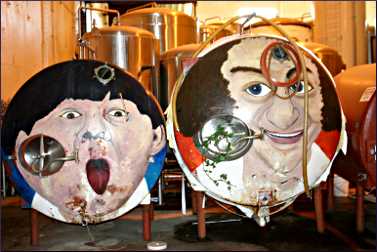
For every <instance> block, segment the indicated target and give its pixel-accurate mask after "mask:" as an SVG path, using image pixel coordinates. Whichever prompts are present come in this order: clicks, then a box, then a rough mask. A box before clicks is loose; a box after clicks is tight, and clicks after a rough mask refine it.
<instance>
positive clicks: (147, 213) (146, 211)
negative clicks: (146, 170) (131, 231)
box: [143, 204, 152, 241]
mask: <svg viewBox="0 0 377 252" xmlns="http://www.w3.org/2000/svg"><path fill="white" fill-rule="evenodd" d="M150 208H151V205H150V204H148V205H143V236H144V241H150V240H151V237H152V232H151V220H152V218H151V210H150Z"/></svg>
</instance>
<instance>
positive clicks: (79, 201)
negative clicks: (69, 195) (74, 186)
mask: <svg viewBox="0 0 377 252" xmlns="http://www.w3.org/2000/svg"><path fill="white" fill-rule="evenodd" d="M65 206H66V207H67V208H71V209H74V208H77V207H84V208H85V207H86V200H84V199H83V198H81V197H78V196H73V200H72V201H68V202H66V203H65Z"/></svg>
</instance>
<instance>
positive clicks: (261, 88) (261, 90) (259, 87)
mask: <svg viewBox="0 0 377 252" xmlns="http://www.w3.org/2000/svg"><path fill="white" fill-rule="evenodd" d="M245 91H246V93H248V94H249V95H253V96H265V95H267V94H268V93H270V92H271V88H269V87H268V86H267V85H265V84H263V83H256V84H253V85H251V86H249V87H247V88H246V89H245Z"/></svg>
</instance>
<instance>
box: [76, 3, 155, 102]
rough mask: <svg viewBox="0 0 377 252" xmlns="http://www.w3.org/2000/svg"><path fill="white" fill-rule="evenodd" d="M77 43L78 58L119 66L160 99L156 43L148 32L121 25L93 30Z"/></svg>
mask: <svg viewBox="0 0 377 252" xmlns="http://www.w3.org/2000/svg"><path fill="white" fill-rule="evenodd" d="M84 8H85V9H92V8H87V7H84ZM97 10H98V9H97ZM100 11H104V12H106V11H112V10H100ZM79 44H80V58H82V59H96V60H100V61H104V62H108V63H112V64H115V65H117V66H119V67H121V68H122V69H124V70H125V71H127V72H129V73H130V74H131V75H133V76H134V77H135V78H137V79H138V80H139V82H141V83H142V85H143V86H144V88H145V89H146V90H149V91H150V92H152V93H153V95H154V96H155V97H156V98H157V99H158V100H160V74H159V73H160V69H159V65H160V48H159V40H158V39H156V37H155V36H154V35H153V34H152V33H151V32H149V31H147V30H144V29H141V28H137V27H131V26H121V25H112V26H110V27H109V26H107V27H101V28H93V29H92V31H91V32H88V33H85V34H84V35H83V36H82V37H81V38H80V43H79Z"/></svg>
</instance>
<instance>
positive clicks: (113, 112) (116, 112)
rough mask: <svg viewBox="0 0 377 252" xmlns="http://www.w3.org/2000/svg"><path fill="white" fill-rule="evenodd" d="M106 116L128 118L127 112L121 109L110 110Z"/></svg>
mask: <svg viewBox="0 0 377 252" xmlns="http://www.w3.org/2000/svg"><path fill="white" fill-rule="evenodd" d="M108 114H109V115H111V116H114V117H125V116H128V112H127V111H125V110H123V109H112V110H110V111H109V113H108Z"/></svg>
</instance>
